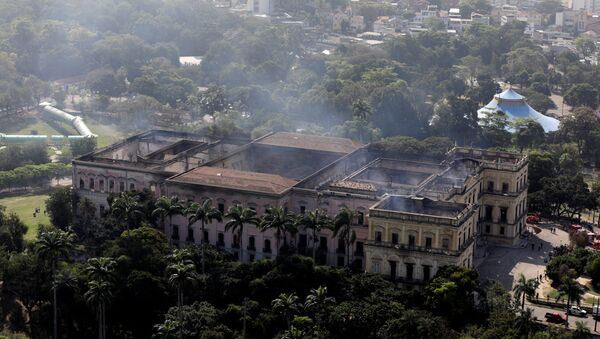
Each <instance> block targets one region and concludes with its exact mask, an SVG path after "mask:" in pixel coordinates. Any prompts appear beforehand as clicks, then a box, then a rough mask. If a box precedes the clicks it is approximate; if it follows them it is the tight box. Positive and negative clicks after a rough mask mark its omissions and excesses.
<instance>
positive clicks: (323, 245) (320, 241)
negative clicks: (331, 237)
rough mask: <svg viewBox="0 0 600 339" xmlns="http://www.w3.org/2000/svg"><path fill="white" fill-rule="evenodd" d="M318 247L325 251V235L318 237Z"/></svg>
mask: <svg viewBox="0 0 600 339" xmlns="http://www.w3.org/2000/svg"><path fill="white" fill-rule="evenodd" d="M319 249H320V250H323V251H327V237H320V238H319Z"/></svg>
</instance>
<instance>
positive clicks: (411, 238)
mask: <svg viewBox="0 0 600 339" xmlns="http://www.w3.org/2000/svg"><path fill="white" fill-rule="evenodd" d="M415 242H416V237H415V236H414V234H409V235H408V246H409V247H413V246H415Z"/></svg>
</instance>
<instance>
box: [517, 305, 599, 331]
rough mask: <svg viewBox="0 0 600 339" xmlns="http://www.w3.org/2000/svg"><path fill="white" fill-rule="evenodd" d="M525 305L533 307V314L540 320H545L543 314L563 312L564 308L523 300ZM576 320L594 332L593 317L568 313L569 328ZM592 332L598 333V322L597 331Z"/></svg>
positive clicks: (572, 326) (573, 326)
mask: <svg viewBox="0 0 600 339" xmlns="http://www.w3.org/2000/svg"><path fill="white" fill-rule="evenodd" d="M525 307H526V308H531V309H533V316H534V317H535V318H537V319H538V320H541V321H545V318H544V315H545V314H546V313H547V312H562V313H563V314H564V310H559V309H557V308H549V307H542V306H539V305H535V304H531V303H529V302H525ZM577 321H583V322H584V323H585V324H586V326H587V328H589V329H590V330H591V331H592V332H594V322H595V321H594V318H592V317H590V316H588V317H587V318H583V317H575V316H573V315H569V328H575V322H577ZM594 333H600V324H598V331H596V332H594Z"/></svg>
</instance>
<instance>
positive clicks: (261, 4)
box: [247, 0, 275, 15]
mask: <svg viewBox="0 0 600 339" xmlns="http://www.w3.org/2000/svg"><path fill="white" fill-rule="evenodd" d="M247 6H248V7H247V9H248V11H249V12H252V13H253V14H258V15H272V14H273V12H274V11H275V0H248V3H247Z"/></svg>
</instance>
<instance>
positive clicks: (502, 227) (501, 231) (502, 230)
mask: <svg viewBox="0 0 600 339" xmlns="http://www.w3.org/2000/svg"><path fill="white" fill-rule="evenodd" d="M500 234H502V235H504V226H500Z"/></svg>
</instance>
